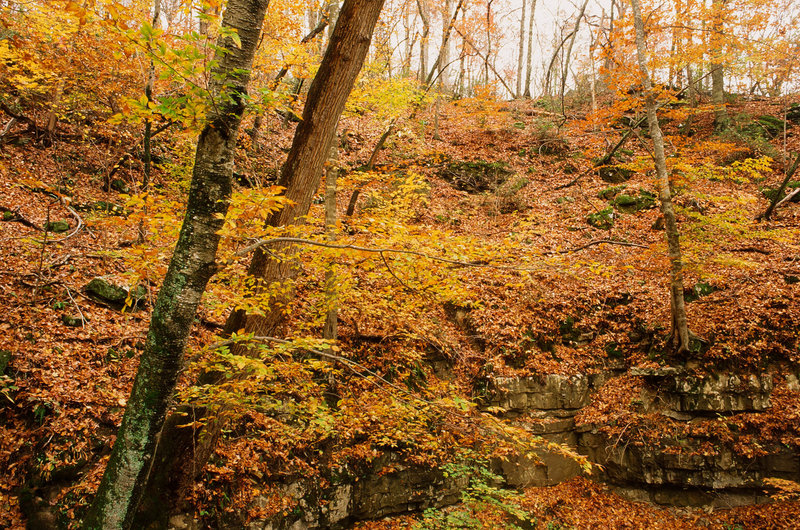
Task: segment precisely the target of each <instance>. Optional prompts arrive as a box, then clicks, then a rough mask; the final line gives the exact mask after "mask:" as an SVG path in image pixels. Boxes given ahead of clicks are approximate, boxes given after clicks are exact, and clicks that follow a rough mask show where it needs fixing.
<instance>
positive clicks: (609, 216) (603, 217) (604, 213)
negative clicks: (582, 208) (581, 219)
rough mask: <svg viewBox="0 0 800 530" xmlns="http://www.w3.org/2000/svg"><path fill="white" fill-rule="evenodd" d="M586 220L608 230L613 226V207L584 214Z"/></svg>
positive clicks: (594, 225)
mask: <svg viewBox="0 0 800 530" xmlns="http://www.w3.org/2000/svg"><path fill="white" fill-rule="evenodd" d="M586 222H587V223H589V224H590V225H592V226H593V227H595V228H600V229H602V230H608V229H610V228H611V227H612V226H614V208H612V207H610V206H609V207H608V208H605V209H603V210H600V211H599V212H595V213H590V214H589V215H587V216H586Z"/></svg>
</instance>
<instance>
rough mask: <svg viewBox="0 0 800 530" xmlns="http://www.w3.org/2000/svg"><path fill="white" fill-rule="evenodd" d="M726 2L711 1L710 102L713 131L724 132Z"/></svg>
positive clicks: (725, 114)
mask: <svg viewBox="0 0 800 530" xmlns="http://www.w3.org/2000/svg"><path fill="white" fill-rule="evenodd" d="M725 3H726V0H713V2H712V12H713V19H712V24H711V35H710V40H711V46H710V51H711V64H710V65H709V68H710V69H711V101H712V102H713V103H714V130H715V131H717V132H721V131H724V130H725V129H727V128H728V121H729V120H728V111H727V110H726V109H725V70H724V67H723V64H722V55H723V49H722V48H723V42H722V40H723V32H724V28H723V19H724V16H723V11H724V9H725Z"/></svg>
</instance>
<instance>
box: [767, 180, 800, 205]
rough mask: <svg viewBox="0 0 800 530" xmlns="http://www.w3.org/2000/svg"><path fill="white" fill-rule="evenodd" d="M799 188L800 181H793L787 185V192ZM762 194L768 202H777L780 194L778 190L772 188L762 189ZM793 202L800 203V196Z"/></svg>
mask: <svg viewBox="0 0 800 530" xmlns="http://www.w3.org/2000/svg"><path fill="white" fill-rule="evenodd" d="M797 188H800V181H796V180H793V181H791V182H789V183H788V184H786V189H787V190H793V189H797ZM761 193H762V194H763V195H764V197H766V198H767V200H768V201H773V200H775V196H776V195H777V194H778V188H770V187H767V186H765V187H763V188H761ZM791 202H798V203H800V195H797V196H795V197H794V198H793V199H792V201H791Z"/></svg>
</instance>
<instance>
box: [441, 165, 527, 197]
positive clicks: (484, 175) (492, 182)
mask: <svg viewBox="0 0 800 530" xmlns="http://www.w3.org/2000/svg"><path fill="white" fill-rule="evenodd" d="M513 174H514V172H513V171H511V170H510V169H508V167H507V166H506V164H505V162H487V161H485V160H472V161H462V162H451V163H449V164H447V165H446V166H445V167H444V168H443V169H442V170H441V171H440V172H439V176H440V177H442V178H443V179H444V180H446V181H447V182H449V183H450V184H451V185H452V186H453V187H454V188H456V189H458V190H462V191H466V192H467V193H482V192H484V191H494V190H496V189H497V188H499V187H500V186H501V185H502V184H503V183H504V182H505V181H506V180H507V179H508V177H510V176H511V175H513Z"/></svg>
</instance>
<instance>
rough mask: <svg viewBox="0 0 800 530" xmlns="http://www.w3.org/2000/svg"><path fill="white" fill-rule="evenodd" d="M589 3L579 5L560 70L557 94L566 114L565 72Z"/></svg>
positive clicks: (567, 71) (587, 0)
mask: <svg viewBox="0 0 800 530" xmlns="http://www.w3.org/2000/svg"><path fill="white" fill-rule="evenodd" d="M588 4H589V0H584V2H583V5H582V6H581V10H580V12H579V13H578V18H577V19H576V20H575V29H574V30H572V38H571V39H570V41H569V46H568V47H567V53H566V55H565V56H564V67H563V68H562V70H561V89H560V91H559V96H560V97H561V113H562V114H564V115H566V112H567V110H566V109H565V108H564V90H565V88H566V86H567V74H568V73H569V60H570V58H571V57H572V48H573V46H574V45H575V39H576V37H577V36H578V30H579V29H580V27H581V20H582V19H583V14H584V13H585V12H586V6H587V5H588Z"/></svg>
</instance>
